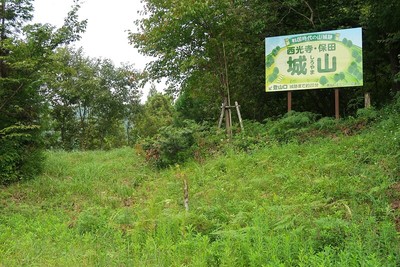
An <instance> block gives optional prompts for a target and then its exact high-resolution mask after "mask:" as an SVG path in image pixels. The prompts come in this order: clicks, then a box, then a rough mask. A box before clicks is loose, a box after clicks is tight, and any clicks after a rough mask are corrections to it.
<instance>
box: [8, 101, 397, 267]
mask: <svg viewBox="0 0 400 267" xmlns="http://www.w3.org/2000/svg"><path fill="white" fill-rule="evenodd" d="M399 103H400V102H399V101H398V103H397V104H396V105H394V106H391V107H390V108H387V109H386V110H383V111H382V112H380V113H379V116H378V118H377V119H376V120H375V122H373V123H372V124H370V125H369V126H366V127H364V128H363V130H361V131H359V132H358V133H356V134H354V133H353V134H346V133H344V134H340V135H334V136H332V135H330V136H329V137H314V138H310V139H308V140H306V141H304V142H289V143H279V142H276V143H275V142H272V143H270V144H268V145H266V146H264V147H261V148H258V149H254V150H251V151H248V152H238V150H236V149H235V148H234V147H228V148H226V149H225V151H224V153H221V154H220V155H219V156H216V157H213V158H209V159H207V160H205V161H204V162H202V163H198V162H195V161H192V162H189V163H187V164H184V165H181V166H174V167H171V168H168V169H165V170H156V169H154V168H152V167H151V166H149V165H148V164H147V163H146V162H145V161H144V159H143V157H142V156H140V155H138V154H137V151H136V150H135V149H132V148H124V149H118V150H112V151H108V152H100V151H95V152H70V153H67V152H48V153H47V160H46V166H45V172H44V174H43V175H41V176H40V177H38V178H37V179H35V180H31V181H27V182H24V183H17V184H13V185H11V186H8V187H2V188H1V191H0V266H22V265H25V266H399V265H400V247H399V238H398V236H399V235H398V232H397V231H396V218H398V216H399V211H398V210H397V209H398V208H399V207H400V205H399V199H400V192H399V188H400V185H399V184H397V182H398V181H399V171H400V170H399V151H400V142H399V140H400V130H399V128H400V127H399V125H400V120H399V116H398V115H397V114H398V109H399V107H400V105H399ZM349 120H350V119H349ZM184 179H186V180H187V182H188V185H189V211H188V212H186V211H185V208H184V205H183V195H184V194H183V180H184ZM397 220H398V219H397Z"/></svg>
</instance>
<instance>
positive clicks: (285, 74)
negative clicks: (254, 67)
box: [265, 28, 363, 92]
mask: <svg viewBox="0 0 400 267" xmlns="http://www.w3.org/2000/svg"><path fill="white" fill-rule="evenodd" d="M265 55H266V57H265V65H266V91H267V92H277V91H292V90H305V89H316V88H336V87H349V86H362V85H363V64H362V33H361V28H354V29H346V30H336V31H326V32H315V33H307V34H300V35H287V36H278V37H269V38H266V39H265Z"/></svg>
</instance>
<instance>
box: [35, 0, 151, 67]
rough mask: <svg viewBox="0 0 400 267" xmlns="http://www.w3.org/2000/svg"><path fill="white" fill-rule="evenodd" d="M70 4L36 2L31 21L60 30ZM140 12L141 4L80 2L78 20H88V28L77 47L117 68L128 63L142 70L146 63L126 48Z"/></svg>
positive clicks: (126, 0)
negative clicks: (128, 31) (109, 61)
mask: <svg viewBox="0 0 400 267" xmlns="http://www.w3.org/2000/svg"><path fill="white" fill-rule="evenodd" d="M72 4H73V1H72V0H35V1H34V6H35V13H34V20H33V21H34V22H41V23H50V24H52V25H55V26H61V25H62V24H63V21H64V18H65V17H66V15H67V13H68V11H69V10H70V9H71V6H72ZM142 8H143V5H142V4H141V3H140V0H112V1H110V0H83V1H82V5H81V9H80V11H79V17H80V19H88V25H87V29H86V32H85V33H84V34H83V36H82V39H81V41H79V42H78V43H76V46H78V47H79V46H82V47H83V49H84V51H85V53H86V55H88V56H90V57H96V58H100V57H101V58H109V59H111V60H112V61H113V62H114V64H116V65H119V64H120V63H122V62H129V63H132V64H134V66H135V68H136V69H143V68H144V66H145V64H146V62H148V61H149V59H147V58H145V57H143V56H141V55H140V54H139V53H138V52H137V51H136V50H135V49H134V48H133V46H131V45H129V43H128V33H127V30H129V29H130V30H136V26H135V25H134V21H135V20H136V19H138V18H140V15H139V14H138V11H139V10H141V9H142Z"/></svg>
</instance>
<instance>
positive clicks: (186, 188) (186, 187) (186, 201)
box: [183, 177, 189, 211]
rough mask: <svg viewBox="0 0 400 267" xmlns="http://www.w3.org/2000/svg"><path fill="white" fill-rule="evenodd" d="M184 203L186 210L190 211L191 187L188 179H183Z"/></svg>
mask: <svg viewBox="0 0 400 267" xmlns="http://www.w3.org/2000/svg"><path fill="white" fill-rule="evenodd" d="M183 203H184V205H185V210H186V211H189V185H188V182H187V179H186V177H183Z"/></svg>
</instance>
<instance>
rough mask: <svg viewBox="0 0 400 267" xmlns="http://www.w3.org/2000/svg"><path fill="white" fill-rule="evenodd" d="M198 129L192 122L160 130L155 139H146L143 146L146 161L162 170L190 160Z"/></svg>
mask: <svg viewBox="0 0 400 267" xmlns="http://www.w3.org/2000/svg"><path fill="white" fill-rule="evenodd" d="M198 129H199V126H198V125H197V124H196V123H194V122H193V121H185V122H184V123H183V126H182V127H176V126H173V125H171V126H166V127H164V128H162V129H160V131H159V133H158V134H157V135H156V136H155V137H153V138H148V139H146V140H145V142H144V144H143V149H144V150H145V151H146V159H147V160H149V161H151V162H152V163H153V164H155V166H157V167H159V168H164V167H167V166H169V165H173V164H176V163H182V162H184V161H185V160H186V159H188V158H192V157H193V145H194V143H195V138H194V133H195V132H196V131H197V130H198Z"/></svg>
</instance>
